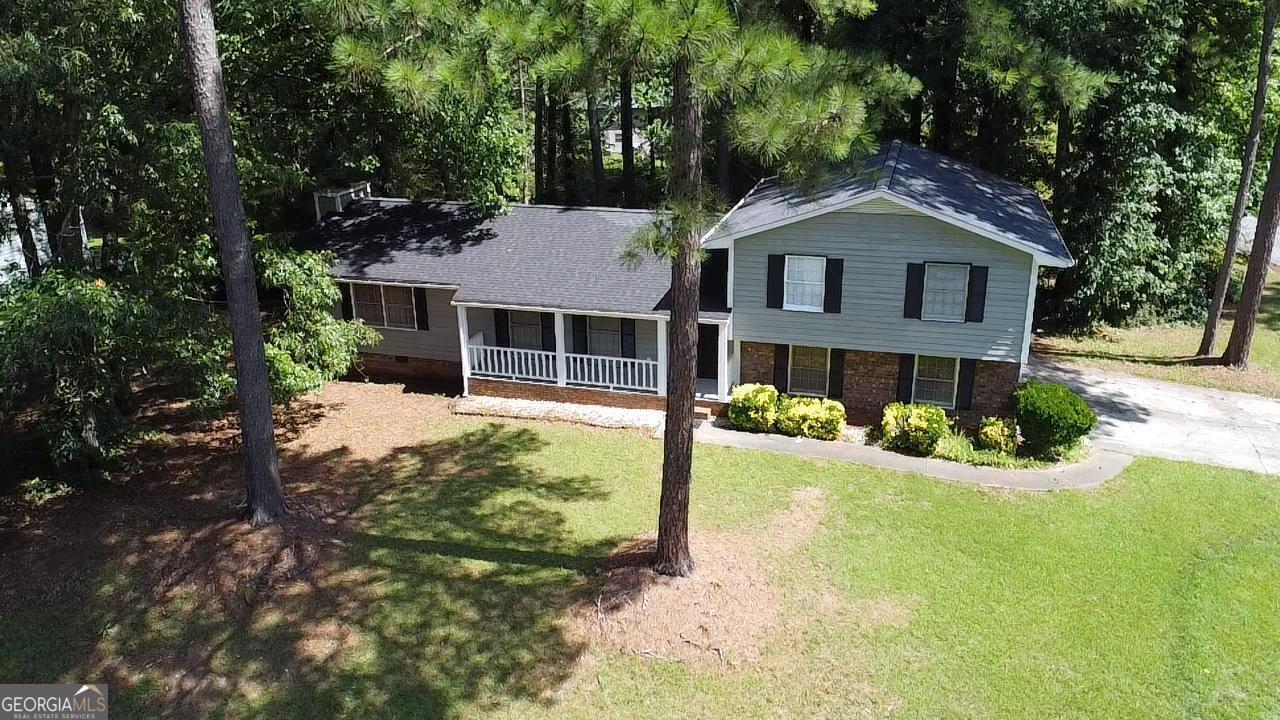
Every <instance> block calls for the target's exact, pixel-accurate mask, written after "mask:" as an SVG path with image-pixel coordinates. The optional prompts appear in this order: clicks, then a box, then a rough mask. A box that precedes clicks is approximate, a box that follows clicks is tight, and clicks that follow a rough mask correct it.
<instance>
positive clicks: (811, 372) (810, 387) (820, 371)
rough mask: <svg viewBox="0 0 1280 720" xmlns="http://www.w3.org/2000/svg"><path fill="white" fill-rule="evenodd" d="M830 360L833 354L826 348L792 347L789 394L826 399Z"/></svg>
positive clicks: (788, 380)
mask: <svg viewBox="0 0 1280 720" xmlns="http://www.w3.org/2000/svg"><path fill="white" fill-rule="evenodd" d="M830 359H831V353H830V352H829V351H828V350H827V349H826V348H820V347H804V346H801V345H792V346H791V365H790V373H789V374H790V377H789V378H788V379H787V382H788V385H789V387H788V388H787V392H790V393H794V394H796V395H818V396H822V397H825V396H826V394H827V369H828V363H829V361H830Z"/></svg>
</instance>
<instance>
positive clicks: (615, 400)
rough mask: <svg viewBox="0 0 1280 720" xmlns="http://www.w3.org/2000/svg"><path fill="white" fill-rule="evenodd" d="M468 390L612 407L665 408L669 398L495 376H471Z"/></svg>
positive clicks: (494, 395)
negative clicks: (496, 377)
mask: <svg viewBox="0 0 1280 720" xmlns="http://www.w3.org/2000/svg"><path fill="white" fill-rule="evenodd" d="M467 384H468V391H469V392H470V393H471V394H472V395H490V396H493V397H505V398H520V399H523V400H549V401H551V402H566V403H579V404H582V405H608V406H610V407H621V408H634V409H639V410H665V409H666V407H667V399H666V398H664V397H661V396H658V395H647V394H643V393H629V392H615V391H613V390H596V389H594V388H583V387H568V386H560V385H544V384H542V383H533V382H515V381H513V380H495V379H493V378H479V377H472V378H470V379H468V381H467Z"/></svg>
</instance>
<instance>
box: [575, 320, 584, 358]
mask: <svg viewBox="0 0 1280 720" xmlns="http://www.w3.org/2000/svg"><path fill="white" fill-rule="evenodd" d="M573 352H575V353H576V354H578V355H586V354H587V317H586V316H585V315H574V316H573Z"/></svg>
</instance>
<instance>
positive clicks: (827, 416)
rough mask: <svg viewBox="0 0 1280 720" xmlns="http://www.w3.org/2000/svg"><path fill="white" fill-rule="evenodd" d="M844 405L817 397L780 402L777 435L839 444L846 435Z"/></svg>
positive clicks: (787, 397) (783, 399)
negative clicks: (844, 434)
mask: <svg viewBox="0 0 1280 720" xmlns="http://www.w3.org/2000/svg"><path fill="white" fill-rule="evenodd" d="M844 425H845V416H844V405H841V404H840V403H838V402H836V401H835V400H828V399H826V398H815V397H789V396H786V395H783V396H782V398H781V399H779V401H778V421H777V429H778V432H780V433H782V434H784V435H792V436H798V437H808V438H817V439H818V440H836V439H838V438H839V437H840V434H841V433H843V432H844Z"/></svg>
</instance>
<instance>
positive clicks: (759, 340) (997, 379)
mask: <svg viewBox="0 0 1280 720" xmlns="http://www.w3.org/2000/svg"><path fill="white" fill-rule="evenodd" d="M653 220H654V215H653V213H651V212H649V211H643V210H622V209H614V208H584V207H551V206H538V205H516V206H513V208H512V209H511V212H510V213H508V214H506V215H502V216H498V217H494V218H483V217H475V216H472V215H471V214H470V213H469V212H468V208H467V207H466V206H465V205H459V204H453V203H427V202H408V201H403V200H390V199H378V198H371V199H367V200H362V201H358V202H356V203H353V204H352V205H350V206H348V207H347V209H346V210H345V211H344V212H343V213H342V214H338V215H333V216H330V217H328V218H327V219H326V220H325V221H324V222H322V223H321V225H320V228H319V230H318V233H317V236H316V244H317V245H318V246H319V247H324V248H327V249H329V250H332V251H333V252H334V253H335V254H336V255H337V257H338V264H337V267H336V269H335V273H336V274H337V276H338V278H339V280H340V284H341V287H342V289H343V302H342V308H341V312H342V313H343V315H344V316H345V317H349V318H361V319H363V320H364V321H365V322H367V323H369V324H370V325H373V326H375V327H377V328H378V329H379V330H380V331H381V332H382V335H383V340H382V342H381V343H380V344H379V345H378V346H377V347H372V348H368V349H367V351H366V352H365V353H363V355H362V357H363V364H364V367H365V371H366V372H368V373H370V374H377V375H385V376H396V377H400V378H405V379H410V378H427V377H431V378H437V379H452V380H454V381H455V382H457V383H458V384H459V385H460V386H461V389H462V392H464V393H474V394H485V395H500V396H507V397H527V398H536V399H553V400H563V401H569V402H589V403H599V404H612V405H622V406H628V407H655V408H661V407H662V405H663V402H664V398H663V397H662V396H663V394H664V392H665V388H666V382H665V378H666V367H667V342H666V338H667V333H666V321H667V309H666V292H667V288H668V286H669V284H670V270H669V267H668V266H667V265H666V264H665V263H663V262H660V261H658V260H656V259H650V260H646V261H644V262H643V263H641V264H640V265H639V266H638V267H628V266H627V265H625V264H624V263H623V262H622V261H621V256H622V254H623V251H624V250H625V249H626V248H627V246H628V243H630V242H631V239H632V238H633V237H634V236H635V234H636V232H637V231H638V230H640V229H641V228H643V227H645V226H646V225H648V224H649V223H651V222H652V221H653ZM703 242H704V246H705V248H706V250H707V259H706V261H705V262H704V265H703V285H702V299H701V300H702V303H701V310H700V315H699V341H698V357H697V367H698V397H699V400H700V402H703V403H705V404H709V405H714V404H718V403H722V402H724V401H725V400H727V399H728V394H729V391H730V389H731V388H732V387H733V386H734V385H736V384H738V383H747V382H761V383H770V384H773V385H775V386H777V387H778V388H779V389H780V390H782V391H784V392H789V393H792V394H798V395H816V396H825V397H831V398H836V399H839V400H840V401H841V402H842V403H843V404H844V405H845V406H846V407H847V408H848V410H849V417H850V419H851V421H854V422H874V421H876V420H878V418H879V415H880V411H881V409H882V408H883V407H884V405H886V404H887V403H890V402H893V401H894V400H903V401H915V402H927V403H934V404H937V405H940V406H942V407H945V408H947V409H948V410H951V411H953V412H955V413H956V414H957V415H958V416H960V417H961V419H962V420H964V421H966V422H973V421H975V420H976V419H977V418H979V417H981V416H982V415H995V414H1007V413H1008V412H1009V411H1010V410H1011V404H1010V400H1011V396H1012V392H1013V390H1014V388H1015V386H1016V384H1017V382H1018V378H1019V375H1020V372H1021V368H1022V365H1023V363H1025V362H1026V359H1027V352H1028V350H1029V347H1030V339H1031V323H1032V311H1033V308H1034V304H1035V292H1036V284H1037V278H1038V275H1039V268H1040V267H1042V266H1048V267H1066V266H1069V265H1071V264H1072V259H1071V256H1070V254H1069V253H1068V252H1067V249H1066V247H1065V245H1064V244H1063V242H1062V238H1061V236H1060V235H1059V233H1058V231H1057V228H1056V227H1055V226H1054V224H1053V221H1052V220H1051V219H1050V217H1049V215H1048V213H1047V212H1046V211H1045V208H1044V204H1043V203H1042V202H1041V200H1040V198H1039V196H1037V195H1036V194H1035V192H1033V191H1032V190H1030V189H1028V188H1025V187H1022V186H1020V185H1017V184H1015V183H1012V182H1009V181H1007V180H1003V179H1001V178H998V177H996V176H993V175H991V174H989V173H986V172H983V171H981V170H979V169H977V168H974V167H972V166H969V165H966V164H964V163H960V162H958V161H955V160H952V159H950V158H947V157H944V156H941V155H938V154H936V153H932V152H929V151H926V150H922V149H920V148H918V147H915V146H913V145H910V144H907V143H902V142H893V143H888V144H886V145H885V146H884V147H883V149H882V150H881V152H880V153H878V154H877V155H875V156H873V157H871V158H869V159H868V160H867V163H866V166H865V169H864V170H863V171H862V172H860V173H858V174H855V175H845V176H841V177H837V178H834V179H833V180H832V181H830V182H829V183H827V184H826V185H824V186H822V187H819V188H817V189H815V190H810V191H809V192H806V193H800V192H798V191H795V190H793V189H790V188H788V187H786V186H785V185H783V184H781V183H779V182H778V181H776V180H766V181H762V182H761V183H760V184H758V185H757V186H756V187H755V188H754V189H753V190H752V191H751V192H750V193H748V195H747V196H746V197H744V198H743V199H742V201H741V202H739V203H738V204H737V205H736V206H735V207H734V208H733V209H732V210H731V211H730V212H729V213H727V214H726V215H725V216H724V217H723V218H722V219H721V220H720V222H719V223H717V224H716V226H715V227H714V228H713V229H712V230H711V231H710V232H708V233H707V235H706V237H705V238H704V240H703Z"/></svg>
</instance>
